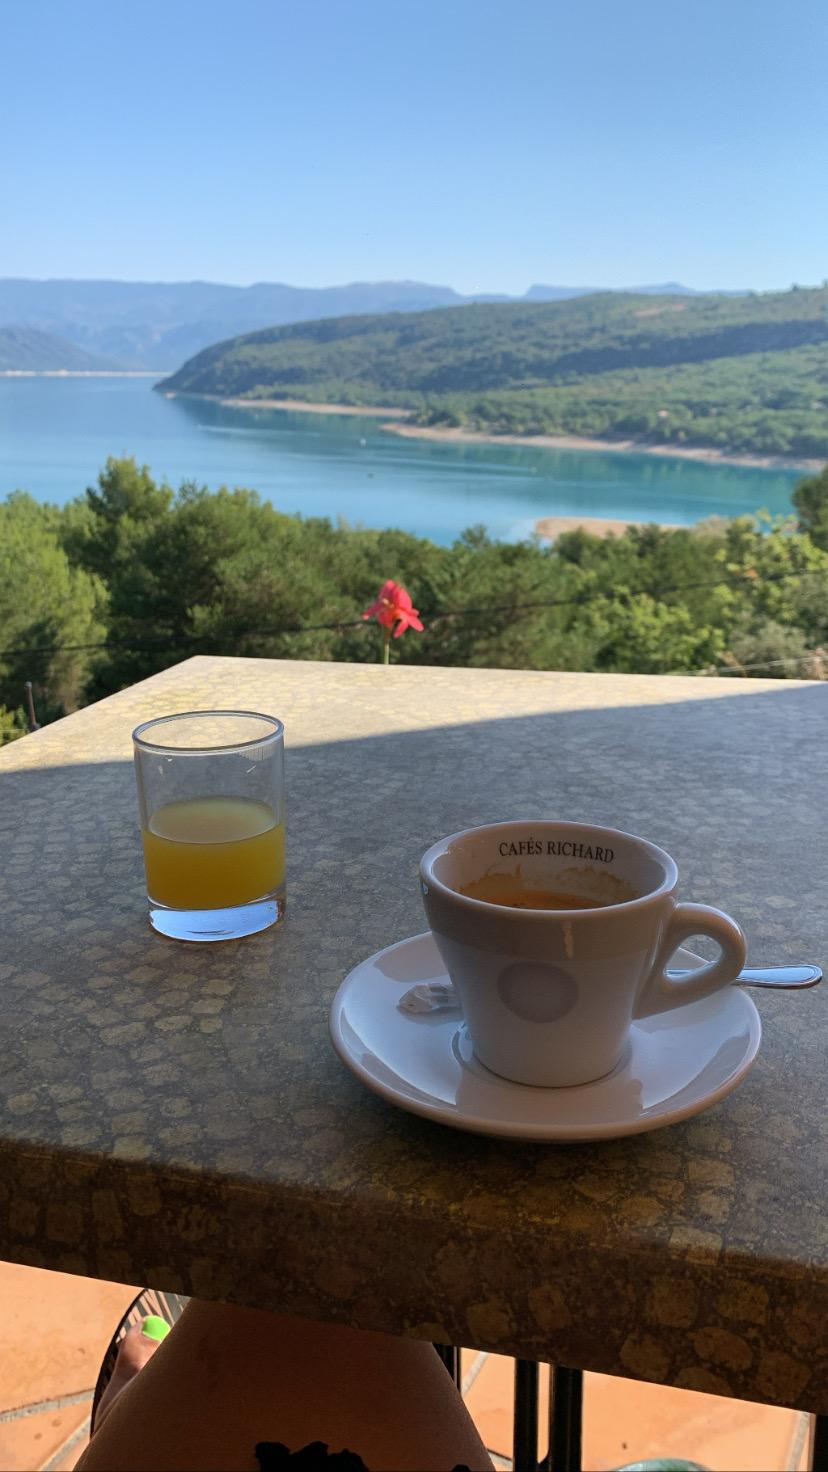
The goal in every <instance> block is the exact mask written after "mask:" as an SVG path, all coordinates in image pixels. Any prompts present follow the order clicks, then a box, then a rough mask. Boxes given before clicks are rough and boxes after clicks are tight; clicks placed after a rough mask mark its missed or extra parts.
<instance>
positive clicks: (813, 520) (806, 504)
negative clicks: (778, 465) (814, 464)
mask: <svg viewBox="0 0 828 1472" xmlns="http://www.w3.org/2000/svg"><path fill="white" fill-rule="evenodd" d="M793 503H794V506H795V507H796V509H797V511H798V513H799V530H800V531H801V532H807V534H808V536H809V537H810V538H811V541H812V542H814V543H815V544H816V546H817V547H822V549H823V550H824V551H828V465H826V467H825V469H824V470H823V471H822V472H821V473H820V474H819V475H812V476H810V477H809V478H808V479H807V480H801V481H800V482H799V485H798V486H797V487H796V490H795V491H794V493H793Z"/></svg>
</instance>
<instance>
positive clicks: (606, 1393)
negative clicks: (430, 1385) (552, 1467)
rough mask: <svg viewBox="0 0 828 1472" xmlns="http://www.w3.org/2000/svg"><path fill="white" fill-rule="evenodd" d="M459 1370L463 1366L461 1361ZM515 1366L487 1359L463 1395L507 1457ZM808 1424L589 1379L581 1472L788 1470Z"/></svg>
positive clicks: (711, 1400)
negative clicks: (649, 1462)
mask: <svg viewBox="0 0 828 1472" xmlns="http://www.w3.org/2000/svg"><path fill="white" fill-rule="evenodd" d="M463 1368H464V1372H466V1373H467V1363H466V1361H465V1360H464V1366H463ZM513 1393H514V1370H513V1364H512V1361H511V1360H509V1359H506V1358H504V1357H502V1356H500V1355H489V1356H488V1358H487V1360H486V1362H485V1364H484V1366H483V1368H482V1369H481V1370H480V1373H479V1374H478V1375H477V1377H476V1379H475V1380H474V1383H473V1384H472V1386H471V1387H470V1389H469V1391H468V1393H467V1395H466V1404H467V1406H468V1408H469V1411H470V1413H471V1415H472V1416H473V1418H474V1421H475V1424H476V1426H477V1428H478V1431H479V1432H480V1435H481V1436H482V1438H483V1440H484V1442H485V1443H486V1446H487V1447H489V1449H490V1450H491V1451H493V1452H498V1453H499V1454H500V1455H501V1456H507V1457H508V1456H510V1455H511V1451H512V1414H513V1409H512V1405H513V1402H512V1397H513ZM547 1395H548V1378H547V1376H546V1374H545V1373H543V1372H542V1376H541V1414H540V1423H541V1428H540V1433H539V1438H538V1446H539V1451H540V1453H541V1455H542V1454H543V1453H544V1452H545V1451H546V1430H545V1426H546V1405H547V1400H546V1397H547ZM805 1421H806V1418H805V1417H803V1416H801V1415H800V1414H799V1413H798V1412H796V1411H786V1410H780V1409H778V1408H777V1407H774V1406H759V1405H753V1404H751V1403H749V1402H747V1401H730V1400H726V1399H724V1398H722V1397H720V1396H714V1395H701V1394H698V1393H697V1392H695V1391H689V1390H672V1389H670V1388H668V1387H665V1386H662V1385H645V1384H643V1383H642V1382H640V1381H635V1380H621V1379H615V1378H614V1377H611V1376H608V1375H587V1376H586V1377H585V1381H584V1467H585V1468H586V1469H587V1472H605V1469H609V1468H615V1467H620V1466H623V1465H624V1463H625V1462H635V1461H643V1460H644V1459H646V1458H648V1457H659V1456H661V1457H665V1456H675V1457H684V1458H686V1459H687V1460H688V1461H696V1462H699V1463H701V1465H702V1466H705V1467H709V1468H711V1469H712V1472H789V1469H793V1468H794V1467H796V1466H797V1463H799V1465H804V1463H803V1462H802V1461H801V1457H800V1453H801V1454H802V1456H804V1455H805V1454H804V1453H802V1439H803V1433H804V1430H805Z"/></svg>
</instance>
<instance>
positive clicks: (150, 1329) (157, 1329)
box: [141, 1314, 170, 1340]
mask: <svg viewBox="0 0 828 1472" xmlns="http://www.w3.org/2000/svg"><path fill="white" fill-rule="evenodd" d="M169 1332H170V1326H169V1324H168V1323H167V1320H166V1319H162V1318H160V1317H159V1315H158V1314H150V1315H149V1317H148V1318H146V1319H144V1322H143V1324H142V1326H141V1333H142V1334H145V1335H146V1337H147V1339H158V1340H161V1339H166V1337H167V1335H168V1334H169Z"/></svg>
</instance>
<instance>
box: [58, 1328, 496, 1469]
mask: <svg viewBox="0 0 828 1472" xmlns="http://www.w3.org/2000/svg"><path fill="white" fill-rule="evenodd" d="M260 1441H278V1442H283V1443H284V1444H285V1445H286V1446H287V1447H288V1448H289V1449H290V1450H291V1451H298V1450H299V1449H300V1448H301V1447H303V1446H307V1444H308V1443H309V1442H314V1441H321V1442H325V1443H327V1445H328V1449H329V1450H330V1451H332V1452H336V1451H342V1450H343V1449H344V1448H348V1449H349V1450H350V1451H353V1452H357V1453H358V1454H359V1455H360V1456H361V1457H362V1459H363V1461H364V1462H365V1465H366V1467H368V1468H370V1472H448V1469H450V1468H453V1467H454V1466H455V1465H456V1464H457V1463H466V1464H468V1466H469V1467H470V1468H472V1469H473V1472H477V1469H484V1468H485V1469H490V1468H491V1462H490V1460H489V1457H488V1455H487V1453H486V1450H485V1448H484V1446H483V1443H482V1442H481V1440H480V1438H479V1436H478V1434H477V1432H476V1430H475V1428H474V1426H473V1424H472V1421H471V1418H470V1417H469V1415H468V1413H467V1411H466V1409H465V1407H464V1405H463V1402H462V1400H461V1399H460V1396H459V1395H458V1393H457V1391H456V1389H455V1387H454V1385H453V1384H452V1382H451V1379H450V1377H449V1376H448V1375H447V1373H446V1371H445V1369H444V1367H443V1365H442V1364H441V1363H440V1360H439V1359H438V1357H437V1355H436V1354H435V1352H434V1350H433V1348H432V1347H431V1345H429V1344H424V1343H421V1342H418V1341H415V1340H413V1339H398V1338H395V1337H392V1336H390V1335H386V1334H369V1333H367V1332H364V1331H362V1330H356V1329H346V1328H342V1327H339V1326H337V1325H335V1324H318V1323H313V1322H311V1321H310V1320H308V1319H292V1318H287V1317H284V1316H282V1315H278V1314H269V1313H261V1312H259V1311H258V1310H256V1309H242V1308H234V1307H231V1306H230V1305H226V1304H209V1303H202V1302H196V1301H193V1302H191V1303H190V1304H189V1305H188V1307H187V1308H186V1309H185V1310H184V1314H183V1315H182V1317H181V1319H180V1320H179V1322H178V1323H177V1324H176V1326H175V1328H174V1329H173V1331H172V1333H171V1334H169V1335H168V1337H167V1338H166V1339H165V1340H164V1342H163V1343H162V1344H161V1345H159V1347H158V1349H157V1351H156V1352H155V1353H154V1354H153V1355H152V1358H151V1359H150V1360H149V1363H147V1364H146V1365H145V1366H144V1368H143V1369H142V1370H141V1372H140V1374H138V1375H136V1376H135V1378H134V1379H133V1380H132V1381H131V1382H130V1383H129V1384H128V1385H127V1387H126V1389H125V1390H123V1391H122V1393H121V1394H120V1395H119V1396H118V1397H117V1399H115V1400H114V1402H113V1404H112V1406H111V1408H110V1409H109V1412H108V1414H107V1415H106V1417H105V1419H104V1420H103V1424H102V1425H100V1427H99V1428H98V1429H96V1431H95V1435H94V1436H93V1438H92V1441H91V1442H90V1444H89V1447H88V1448H87V1450H86V1452H85V1453H84V1454H83V1456H82V1457H81V1459H80V1461H79V1462H78V1472H203V1469H204V1468H206V1467H209V1468H211V1469H213V1472H257V1468H258V1463H257V1461H256V1458H255V1456H254V1452H253V1448H254V1446H255V1445H256V1443H257V1442H260Z"/></svg>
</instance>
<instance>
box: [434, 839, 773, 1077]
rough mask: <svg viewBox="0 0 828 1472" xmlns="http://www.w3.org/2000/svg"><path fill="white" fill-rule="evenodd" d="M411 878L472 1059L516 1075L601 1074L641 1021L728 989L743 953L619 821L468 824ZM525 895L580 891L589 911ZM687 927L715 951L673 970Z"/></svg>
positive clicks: (732, 926) (658, 852)
mask: <svg viewBox="0 0 828 1472" xmlns="http://www.w3.org/2000/svg"><path fill="white" fill-rule="evenodd" d="M481 881H482V883H481ZM420 882H421V888H422V895H423V904H424V905H425V912H426V916H427V918H428V923H429V925H430V927H431V931H432V933H433V935H434V939H435V941H436V943H437V947H438V949H439V951H440V955H441V956H442V958H443V962H444V963H445V966H446V969H447V971H448V973H449V976H450V977H451V979H452V981H453V982H454V985H455V987H456V989H457V992H458V995H459V998H460V1005H461V1007H462V1010H463V1015H464V1018H465V1022H466V1026H467V1028H468V1032H469V1036H470V1038H471V1041H472V1044H473V1046H474V1051H475V1053H476V1055H477V1057H478V1058H479V1060H480V1062H481V1063H483V1064H484V1065H485V1067H486V1068H490V1069H491V1070H492V1071H493V1072H494V1073H497V1074H500V1075H501V1076H502V1077H503V1078H508V1079H513V1080H515V1081H516V1082H518V1083H522V1084H538V1085H545V1086H550V1085H558V1086H565V1085H572V1084H584V1083H588V1082H590V1081H591V1080H593V1079H597V1078H603V1076H604V1075H605V1074H607V1073H611V1072H612V1070H613V1069H614V1068H615V1067H616V1065H617V1064H618V1063H619V1062H620V1060H621V1058H622V1056H623V1053H624V1049H625V1044H626V1042H627V1037H628V1034H629V1030H630V1025H631V1023H632V1022H633V1021H634V1020H635V1019H636V1018H639V1017H651V1016H653V1014H655V1013H657V1012H666V1011H668V1010H672V1009H673V1008H677V1007H682V1006H684V1005H686V1004H687V1003H688V1002H696V1001H698V1000H699V999H700V998H701V997H707V996H710V994H711V993H712V992H716V991H719V990H720V989H721V988H722V987H726V986H730V984H731V983H732V982H733V981H734V980H735V979H736V977H737V976H738V974H739V972H740V971H741V969H742V967H743V965H744V963H745V937H744V935H743V933H742V930H741V929H740V927H739V926H738V925H737V924H736V921H735V920H731V919H730V918H729V916H727V915H725V914H723V913H722V911H721V910H714V909H712V908H711V907H710V906H709V905H691V904H685V903H679V902H678V900H677V899H676V887H677V885H678V870H677V868H676V865H675V863H674V861H673V860H672V859H671V858H670V855H669V854H667V853H665V852H664V850H663V849H660V848H657V847H656V845H655V844H654V843H648V842H647V841H646V839H643V838H634V837H633V836H632V834H630V833H621V832H618V831H617V830H616V829H614V828H597V827H592V826H590V825H588V824H585V823H556V822H538V823H534V822H525V823H523V822H521V823H492V824H489V825H487V826H486V827H482V828H469V829H467V830H466V831H465V832H463V833H454V834H452V835H451V837H449V838H443V839H441V841H440V842H439V843H435V844H434V846H433V848H430V849H429V850H428V852H427V853H426V854H425V855H424V856H423V859H422V861H421V863H420ZM469 886H472V887H474V888H475V889H477V890H478V891H480V890H481V889H483V890H484V891H492V892H496V893H507V894H508V893H510V892H511V893H512V894H513V896H516V897H519V899H520V901H521V907H520V908H517V907H515V906H514V905H512V904H503V903H495V902H492V901H491V900H488V899H481V898H473V897H472V896H470V895H467V894H463V893H461V891H462V890H464V889H466V888H468V887H469ZM517 891H519V895H516V892H517ZM533 891H535V892H542V891H546V892H547V894H546V896H545V898H546V899H547V900H548V897H549V892H553V893H558V894H562V895H569V896H575V897H578V899H579V900H580V901H581V902H582V903H585V904H586V905H587V906H588V908H583V909H581V908H557V909H553V908H533V907H528V906H527V904H526V902H527V900H529V901H531V897H532V892H533ZM691 935H706V936H710V937H711V939H713V940H715V941H716V942H717V944H718V945H719V947H720V949H721V954H720V956H719V957H718V958H717V960H715V961H712V962H710V963H709V964H707V965H704V966H701V967H700V968H699V969H698V970H696V971H694V972H692V974H691V975H689V976H687V977H686V978H684V979H682V980H673V979H671V978H669V977H668V976H667V974H666V968H667V965H668V962H669V960H670V957H671V956H672V955H673V952H674V951H675V950H676V949H677V947H678V946H680V945H681V943H682V941H684V940H686V939H687V938H688V937H689V936H691Z"/></svg>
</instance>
